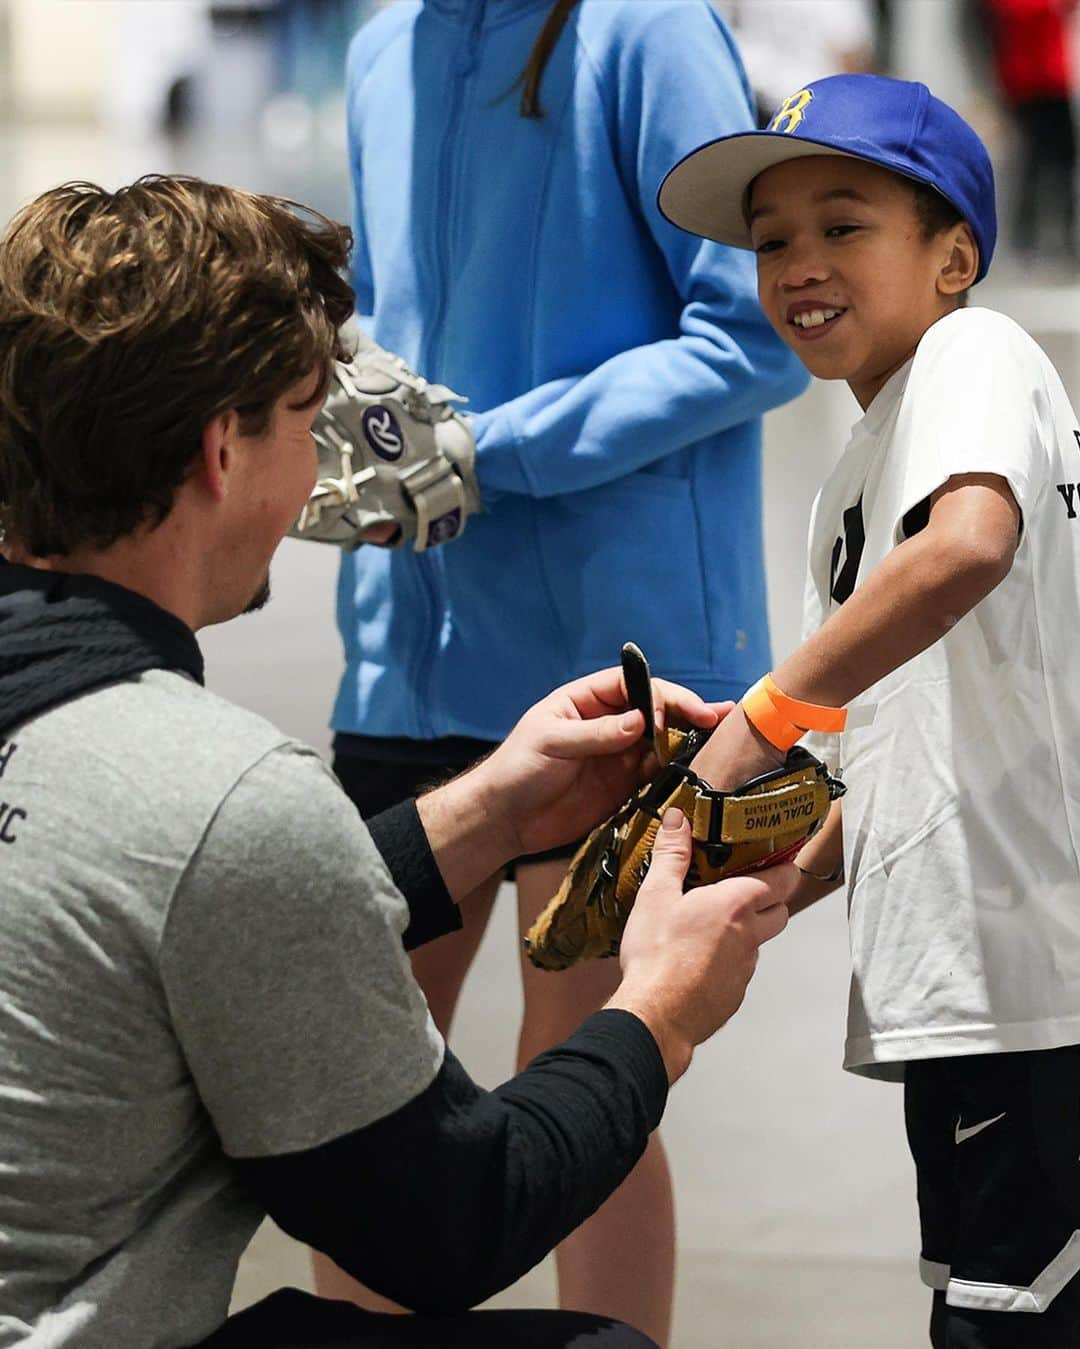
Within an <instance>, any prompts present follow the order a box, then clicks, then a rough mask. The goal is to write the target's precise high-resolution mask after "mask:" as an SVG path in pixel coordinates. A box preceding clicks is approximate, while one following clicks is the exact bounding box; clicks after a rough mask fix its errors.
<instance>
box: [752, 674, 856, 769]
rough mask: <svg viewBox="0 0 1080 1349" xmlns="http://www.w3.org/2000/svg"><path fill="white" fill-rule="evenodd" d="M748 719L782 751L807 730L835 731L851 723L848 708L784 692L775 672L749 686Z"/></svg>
mask: <svg viewBox="0 0 1080 1349" xmlns="http://www.w3.org/2000/svg"><path fill="white" fill-rule="evenodd" d="M742 709H743V715H744V716H745V717H746V719H747V721H749V722H750V724H751V725H752V726H753V727H754V728H755V729H756V730H757V731H758V732H759V733H760V734H761V735H763V736H764V737H765V739H766V740H767V741H768V742H769V744H770V745H773V746H775V747H776V748H777V749H779V750H783V751H785V752H786V751H787V750H789V749H791V748H792V746H793V745H795V744H796V743H797V742H798V741H799V740H801V739H802V737H803V736H804V735H805V733H806V732H807V731H825V732H828V733H831V734H835V733H836V732H838V731H842V730H843V729H844V726H845V724H846V722H847V709H846V708H843V707H822V706H820V705H819V704H817V703H803V702H800V701H799V700H798V699H797V698H789V697H788V696H787V694H786V693H782V692H781V691H780V690H779V689H778V688H777V687H776V684H775V682H774V680H773V677H772V675H768V674H767V675H765V676H764V677H763V678H761V679H759V680H758V682H757V683H756V684H755V685H754V686H753V688H751V689H749V690H748V691H747V692H746V693H745V694H744V695H743V700H742Z"/></svg>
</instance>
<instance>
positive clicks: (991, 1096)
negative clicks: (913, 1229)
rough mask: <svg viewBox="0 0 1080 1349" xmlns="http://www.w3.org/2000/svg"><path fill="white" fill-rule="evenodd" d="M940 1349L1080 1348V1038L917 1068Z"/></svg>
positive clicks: (911, 1132)
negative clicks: (1074, 1041)
mask: <svg viewBox="0 0 1080 1349" xmlns="http://www.w3.org/2000/svg"><path fill="white" fill-rule="evenodd" d="M904 1091H905V1101H904V1104H905V1114H906V1117H907V1132H908V1141H909V1143H910V1145H911V1152H912V1156H913V1157H914V1159H915V1169H916V1174H917V1180H918V1192H919V1219H920V1224H921V1228H922V1258H921V1261H920V1266H921V1273H922V1276H923V1281H924V1282H925V1283H926V1284H927V1285H928V1286H929V1287H931V1288H933V1289H934V1308H933V1313H932V1317H931V1334H930V1339H931V1343H932V1344H933V1346H934V1349H1035V1347H1036V1346H1037V1347H1038V1349H1051V1346H1053V1349H1067V1346H1074V1345H1076V1346H1080V1046H1076V1045H1070V1046H1068V1047H1067V1048H1064V1049H1046V1050H1038V1051H1028V1052H1021V1053H1014V1054H973V1055H965V1056H961V1057H957V1058H948V1059H926V1060H922V1061H918V1062H914V1063H909V1064H908V1065H907V1067H906V1076H905V1088H904Z"/></svg>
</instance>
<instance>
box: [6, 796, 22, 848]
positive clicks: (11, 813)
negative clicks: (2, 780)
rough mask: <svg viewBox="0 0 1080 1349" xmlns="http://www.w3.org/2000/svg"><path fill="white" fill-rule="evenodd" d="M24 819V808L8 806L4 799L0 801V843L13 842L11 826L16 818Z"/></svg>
mask: <svg viewBox="0 0 1080 1349" xmlns="http://www.w3.org/2000/svg"><path fill="white" fill-rule="evenodd" d="M25 819H26V811H25V810H20V809H19V807H18V806H9V805H8V803H7V802H6V801H0V843H14V842H15V834H14V832H13V830H12V827H11V826H12V825H13V824H14V823H15V821H16V820H25Z"/></svg>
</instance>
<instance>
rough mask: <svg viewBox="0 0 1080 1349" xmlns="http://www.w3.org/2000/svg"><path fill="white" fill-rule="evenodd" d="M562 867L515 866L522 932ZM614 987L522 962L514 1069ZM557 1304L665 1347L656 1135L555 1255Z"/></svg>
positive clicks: (587, 974) (664, 1186)
mask: <svg viewBox="0 0 1080 1349" xmlns="http://www.w3.org/2000/svg"><path fill="white" fill-rule="evenodd" d="M565 870H566V864H565V863H564V862H558V861H554V862H535V863H532V864H530V865H528V866H522V865H521V864H520V863H519V864H518V868H517V882H518V915H519V921H520V923H521V931H522V933H523V934H524V933H525V932H526V931H527V930H528V928H529V926H530V925H531V923H532V921H533V919H534V918H535V917H536V915H537V914H538V913H539V912H540V910H541V909H542V908H543V907H544V905H545V904H546V903H547V901H548V900H549V899H550V898H551V896H552V895H553V894H554V893H555V891H556V890H557V889H558V887H559V883H560V882H561V880H562V878H563V875H564V873H565ZM618 982H619V963H618V961H617V960H590V961H586V962H584V963H583V964H581V965H577V966H575V967H573V968H572V969H569V970H563V971H561V972H559V973H557V974H553V973H551V972H550V971H546V970H538V969H536V967H535V966H533V965H531V964H530V963H529V962H528V960H527V959H526V958H525V957H524V956H523V957H522V985H523V987H524V992H525V1018H524V1022H523V1024H522V1029H521V1039H520V1042H519V1052H518V1066H519V1068H520V1067H523V1066H524V1065H525V1064H526V1063H528V1061H529V1060H530V1059H532V1058H534V1057H535V1056H536V1055H537V1054H539V1053H540V1052H541V1050H544V1049H548V1048H550V1047H551V1046H552V1045H554V1044H558V1042H559V1041H560V1040H564V1039H565V1038H566V1037H567V1036H568V1035H569V1034H570V1033H571V1032H572V1031H573V1030H576V1029H577V1027H578V1026H579V1025H580V1024H581V1022H582V1021H584V1020H585V1018H586V1017H587V1016H589V1015H590V1013H592V1012H595V1011H596V1010H597V1009H598V1008H599V1007H601V1006H602V1005H603V1004H604V1003H605V1002H606V1001H607V999H608V998H609V997H610V996H611V994H612V993H613V992H614V991H615V988H616V986H617V985H618ZM555 1260H556V1268H557V1270H558V1275H559V1302H560V1305H561V1307H562V1308H563V1309H564V1310H566V1311H586V1312H592V1313H594V1314H596V1315H601V1316H610V1317H614V1318H616V1319H617V1320H621V1321H626V1322H628V1323H629V1324H630V1325H632V1326H635V1327H636V1328H637V1329H638V1330H641V1331H643V1332H644V1333H645V1334H646V1335H649V1336H651V1337H652V1339H654V1340H655V1341H656V1342H657V1344H659V1345H661V1346H663V1345H666V1344H667V1343H668V1339H669V1337H670V1334H671V1304H672V1298H673V1296H674V1284H675V1207H674V1200H673V1197H672V1191H671V1175H670V1172H669V1170H668V1164H667V1158H666V1157H665V1155H664V1149H663V1146H662V1145H661V1142H660V1139H659V1137H658V1136H657V1135H655V1134H654V1135H653V1137H652V1138H651V1139H650V1141H649V1146H648V1148H647V1149H646V1151H645V1153H644V1155H643V1156H642V1158H641V1161H640V1162H638V1164H637V1166H636V1167H635V1168H634V1170H633V1171H632V1172H631V1173H630V1175H629V1176H628V1177H627V1178H626V1180H625V1181H623V1183H622V1185H621V1186H620V1187H619V1189H618V1190H616V1192H615V1193H614V1194H613V1195H612V1196H611V1198H610V1199H609V1200H608V1201H607V1203H606V1204H604V1205H603V1207H601V1208H600V1209H599V1210H597V1212H596V1213H594V1214H593V1216H592V1217H591V1218H590V1219H589V1220H588V1222H585V1223H583V1224H582V1225H581V1227H579V1228H578V1229H577V1231H576V1232H573V1233H572V1234H571V1235H570V1236H569V1237H567V1238H566V1240H565V1241H564V1242H563V1243H562V1245H561V1246H559V1248H558V1250H557V1251H556V1253H555Z"/></svg>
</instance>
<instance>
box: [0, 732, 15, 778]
mask: <svg viewBox="0 0 1080 1349" xmlns="http://www.w3.org/2000/svg"><path fill="white" fill-rule="evenodd" d="M0 745H7V748H6V749H0V778H2V777H3V776H4V769H5V768H6V767H7V766H8V762H9V761H10V759H11V756H12V755H13V754H14V753H15V751H16V750H17V749H18V748H19V747H18V745H16V744H15V743H14V742H12V743H11V744H10V745H8V744H7V741H6V740H0Z"/></svg>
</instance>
